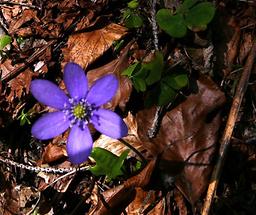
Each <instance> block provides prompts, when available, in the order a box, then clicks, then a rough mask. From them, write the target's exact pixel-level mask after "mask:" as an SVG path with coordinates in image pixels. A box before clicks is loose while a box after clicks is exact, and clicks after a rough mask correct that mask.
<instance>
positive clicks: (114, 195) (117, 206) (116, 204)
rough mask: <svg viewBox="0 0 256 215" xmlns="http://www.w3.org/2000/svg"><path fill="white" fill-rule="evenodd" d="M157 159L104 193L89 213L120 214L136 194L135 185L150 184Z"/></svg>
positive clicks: (98, 214)
mask: <svg viewBox="0 0 256 215" xmlns="http://www.w3.org/2000/svg"><path fill="white" fill-rule="evenodd" d="M155 162H156V160H151V161H150V162H149V163H148V164H147V165H146V166H145V168H144V169H143V170H142V171H141V172H140V173H139V174H138V175H135V176H133V177H132V178H130V179H128V180H127V181H125V182H124V184H122V185H119V186H117V187H114V188H112V189H109V190H107V191H105V192H103V193H102V198H101V200H100V201H99V202H98V204H97V206H96V207H95V208H92V209H91V211H90V212H89V214H93V215H112V214H120V213H121V211H122V210H124V209H125V208H126V207H127V206H128V205H129V203H130V202H131V201H134V198H135V196H136V191H135V187H144V186H146V185H147V184H148V182H149V180H150V177H151V174H152V172H153V169H154V167H155Z"/></svg>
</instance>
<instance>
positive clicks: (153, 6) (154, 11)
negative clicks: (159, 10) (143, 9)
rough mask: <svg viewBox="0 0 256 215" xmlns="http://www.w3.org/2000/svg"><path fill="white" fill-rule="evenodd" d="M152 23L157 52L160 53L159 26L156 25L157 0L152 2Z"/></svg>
mask: <svg viewBox="0 0 256 215" xmlns="http://www.w3.org/2000/svg"><path fill="white" fill-rule="evenodd" d="M151 22H152V32H153V37H154V46H155V50H156V51H158V50H159V48H158V35H157V24H156V0H152V6H151Z"/></svg>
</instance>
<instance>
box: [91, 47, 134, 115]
mask: <svg viewBox="0 0 256 215" xmlns="http://www.w3.org/2000/svg"><path fill="white" fill-rule="evenodd" d="M132 43H133V42H130V43H129V44H128V45H127V46H126V47H125V48H124V49H123V51H122V54H121V55H120V57H118V58H117V59H115V60H113V61H111V62H110V63H108V64H106V65H104V66H102V67H99V68H97V69H94V70H90V71H88V73H87V77H88V80H89V84H90V85H91V84H92V83H93V82H94V81H95V80H97V79H98V78H100V77H102V76H104V75H106V74H114V75H115V76H116V77H117V78H118V81H119V87H118V90H117V92H116V95H115V96H114V98H113V99H112V100H111V101H110V102H109V103H107V104H106V105H105V106H104V107H105V108H107V109H115V108H116V107H117V106H119V107H120V108H121V109H123V110H124V108H125V105H126V103H127V102H128V100H129V98H130V95H131V92H132V82H131V80H130V79H129V78H127V77H126V76H123V75H121V74H122V72H123V71H124V70H125V69H126V68H127V67H128V66H129V62H128V60H129V59H128V51H129V50H130V47H131V45H132Z"/></svg>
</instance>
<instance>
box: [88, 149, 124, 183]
mask: <svg viewBox="0 0 256 215" xmlns="http://www.w3.org/2000/svg"><path fill="white" fill-rule="evenodd" d="M128 154H129V150H125V151H124V152H123V153H122V154H121V155H120V156H119V157H118V156H116V155H115V154H113V153H112V152H110V151H108V150H106V149H103V148H100V147H94V148H93V150H92V152H91V155H90V156H91V157H92V158H93V159H94V160H95V161H96V165H95V166H93V167H91V168H90V171H91V172H92V174H94V175H96V176H100V175H105V176H107V180H109V181H111V180H112V179H115V178H117V177H118V176H122V175H124V173H125V172H124V167H123V164H124V160H125V159H126V158H127V156H128Z"/></svg>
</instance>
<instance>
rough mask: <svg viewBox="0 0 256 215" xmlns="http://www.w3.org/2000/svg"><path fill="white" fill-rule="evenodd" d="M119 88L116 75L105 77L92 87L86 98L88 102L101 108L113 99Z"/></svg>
mask: <svg viewBox="0 0 256 215" xmlns="http://www.w3.org/2000/svg"><path fill="white" fill-rule="evenodd" d="M117 88H118V80H117V78H116V76H114V75H105V76H103V77H102V78H100V79H98V80H97V81H96V82H95V83H94V84H93V85H92V87H91V89H90V90H89V92H88V95H87V97H86V99H87V101H88V102H89V103H90V104H92V105H95V106H96V107H99V106H101V105H103V104H105V103H107V102H108V101H110V100H111V99H112V97H113V96H114V95H115V93H116V91H117Z"/></svg>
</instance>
